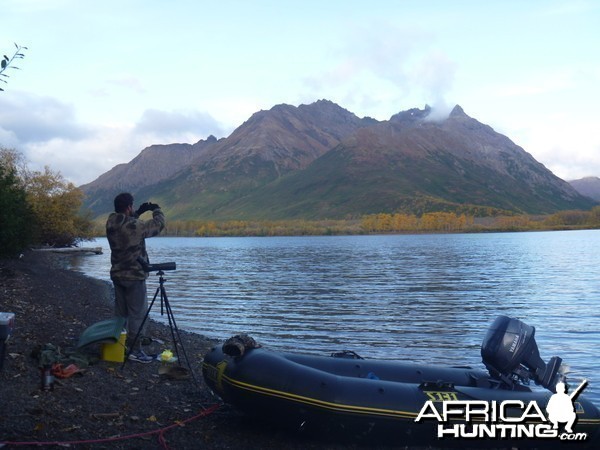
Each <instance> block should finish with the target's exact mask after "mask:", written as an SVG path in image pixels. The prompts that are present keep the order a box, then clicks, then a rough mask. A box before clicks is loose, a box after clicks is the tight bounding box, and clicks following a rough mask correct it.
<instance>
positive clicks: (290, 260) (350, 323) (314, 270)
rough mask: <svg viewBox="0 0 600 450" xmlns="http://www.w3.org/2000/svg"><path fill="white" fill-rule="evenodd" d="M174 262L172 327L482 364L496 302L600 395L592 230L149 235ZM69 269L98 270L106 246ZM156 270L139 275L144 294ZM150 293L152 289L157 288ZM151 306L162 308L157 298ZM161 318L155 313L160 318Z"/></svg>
mask: <svg viewBox="0 0 600 450" xmlns="http://www.w3.org/2000/svg"><path fill="white" fill-rule="evenodd" d="M146 244H147V247H148V252H149V254H150V258H151V261H152V262H153V263H160V262H170V261H174V262H176V263H177V270H175V271H169V272H165V279H166V281H165V284H164V286H165V289H166V292H167V295H168V299H169V302H170V304H171V307H172V309H173V312H174V316H175V319H176V321H177V325H178V326H179V328H180V329H185V330H190V331H194V332H197V333H200V334H203V335H206V336H209V337H213V338H218V339H226V338H228V337H230V336H232V335H234V334H238V333H241V332H245V333H248V334H250V335H251V336H253V337H254V338H255V339H256V340H258V341H259V342H260V343H262V344H263V345H265V346H268V347H269V348H273V349H277V350H286V351H297V352H303V353H313V354H329V353H331V352H333V351H339V350H346V349H348V350H354V351H355V352H357V353H358V354H360V355H361V356H363V357H367V358H380V359H394V360H407V361H415V362H423V363H435V364H444V365H456V364H461V365H462V364H470V365H473V366H475V367H481V368H482V369H483V365H482V363H481V356H480V345H481V341H482V339H483V337H484V335H485V333H486V330H487V328H488V327H489V325H490V324H491V323H492V322H493V320H494V318H495V317H496V316H498V315H500V314H503V315H508V316H511V317H516V318H518V319H520V320H522V321H524V322H525V323H527V324H529V325H532V326H534V327H535V328H536V341H537V343H538V345H539V348H540V353H541V356H542V358H543V359H544V360H545V361H547V360H548V359H549V358H550V357H551V356H560V357H562V358H563V363H567V364H568V365H569V366H570V368H571V373H570V376H569V379H570V380H571V381H572V382H575V381H576V382H577V384H578V383H579V381H580V380H581V379H582V378H587V379H588V380H589V386H588V387H587V388H586V390H585V394H586V396H587V397H589V398H592V399H593V400H594V401H595V402H596V403H597V404H600V375H599V374H598V373H597V369H598V367H599V363H600V355H599V352H598V349H599V344H600V311H599V308H598V305H599V299H600V275H599V273H598V270H599V264H598V263H599V262H600V231H595V230H590V231H561V232H539V233H538V232H531V233H489V234H439V235H393V236H388V235H386V236H322V237H321V236H319V237H244V238H153V239H149V240H147V242H146ZM88 245H91V246H102V247H103V249H104V254H103V255H87V256H83V255H81V256H74V257H72V258H71V263H72V269H74V270H77V271H80V272H83V273H85V274H87V275H90V276H93V277H96V278H100V279H104V280H109V269H110V249H109V246H108V243H107V241H106V239H104V238H102V239H97V240H96V241H95V242H93V243H91V244H88V243H86V244H85V246H88ZM157 287H158V277H157V276H156V274H155V273H154V274H151V276H150V278H149V281H148V290H149V300H151V299H152V297H153V295H154V293H155V291H156V289H157ZM159 298H160V297H159ZM151 315H152V317H153V318H155V319H157V320H159V321H160V320H163V317H162V316H161V315H160V301H159V300H157V302H156V303H155V305H154V307H153V308H152V311H151ZM164 319H165V321H166V316H164Z"/></svg>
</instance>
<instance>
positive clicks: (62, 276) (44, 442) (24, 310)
mask: <svg viewBox="0 0 600 450" xmlns="http://www.w3.org/2000/svg"><path fill="white" fill-rule="evenodd" d="M63 258H69V256H68V255H57V254H53V253H48V252H35V251H28V252H26V253H24V254H23V255H22V256H21V257H20V258H16V259H2V260H0V312H10V313H14V314H15V327H14V330H13V332H12V335H11V336H10V338H9V339H8V342H7V343H6V346H5V356H4V359H3V367H2V369H1V370H0V447H3V446H5V448H17V447H18V448H34V447H35V448H39V447H40V446H43V447H52V446H61V447H76V448H90V449H91V448H93V449H100V448H107V449H108V448H110V449H146V448H172V449H197V448H215V449H221V448H223V449H225V448H228V449H242V448H243V449H246V448H247V449H254V448H261V449H270V448H272V449H276V448H277V449H281V448H286V449H307V448H308V449H310V448H313V449H336V448H339V449H341V448H353V445H348V443H345V444H341V443H339V444H338V443H330V442H327V440H326V437H323V439H320V438H315V437H308V436H304V435H302V434H296V433H293V432H289V431H285V430H280V429H275V428H273V427H271V426H270V425H269V424H265V423H262V422H261V421H260V420H258V419H259V418H252V417H248V416H246V415H241V414H239V413H238V412H237V411H235V410H234V409H233V408H231V407H229V406H227V405H224V404H222V403H221V402H220V400H219V399H218V398H217V397H215V396H214V395H213V394H212V393H211V392H210V390H209V389H208V388H207V387H206V386H205V385H204V382H203V380H202V374H201V370H200V367H201V362H202V357H203V355H204V354H205V353H206V351H207V350H208V349H209V348H211V347H212V346H214V345H216V344H218V342H215V341H212V340H209V339H206V338H204V337H203V336H200V335H198V334H194V333H188V332H185V331H183V330H180V334H181V340H182V343H183V346H184V348H185V350H186V354H187V355H188V359H189V361H190V367H189V368H190V369H191V373H192V375H193V376H191V377H190V376H189V374H190V373H189V372H190V371H189V370H188V377H187V378H186V377H183V379H179V378H173V377H169V376H168V374H167V375H165V374H162V373H159V372H161V363H160V362H158V361H156V362H152V363H150V364H140V363H138V362H134V361H128V362H127V363H126V364H125V365H124V367H122V364H121V363H115V362H108V361H103V360H102V359H100V358H99V357H100V354H101V350H100V344H92V345H90V346H88V347H86V348H85V351H83V352H81V351H80V352H76V353H73V351H74V348H75V346H76V344H77V342H78V340H79V337H80V335H81V333H82V332H83V331H84V330H86V329H87V328H88V327H89V326H90V325H93V324H94V323H97V322H99V321H101V320H104V319H108V318H111V317H112V301H113V300H112V286H111V285H110V284H109V283H106V282H104V281H100V280H96V279H92V278H89V277H86V276H84V275H82V274H79V273H76V272H73V271H69V270H66V269H64V268H62V267H64V266H65V265H64V259H63ZM149 334H150V335H151V336H152V337H153V338H157V339H160V340H162V341H164V343H163V344H160V343H156V342H155V343H153V344H152V345H151V348H153V350H154V351H155V352H156V353H160V352H161V351H162V350H164V349H165V348H172V347H170V344H171V343H172V339H171V333H170V329H169V327H168V326H164V325H162V324H159V323H156V322H151V323H150V326H149ZM49 348H50V349H54V350H55V351H56V352H59V354H60V355H61V356H62V357H64V360H63V361H64V363H65V364H64V365H63V368H66V367H68V365H69V363H70V362H71V361H70V360H69V358H80V359H74V360H75V361H77V362H78V363H79V364H75V366H76V367H77V368H78V369H81V372H78V373H74V374H72V375H70V376H68V377H66V378H55V382H54V384H53V386H52V387H53V388H52V389H51V390H44V389H43V388H42V384H43V383H42V376H41V370H40V368H39V364H40V359H39V356H40V354H41V352H42V351H48V349H49ZM88 364H89V365H88ZM186 366H187V365H186V364H184V367H186ZM194 378H195V379H196V381H195V380H194Z"/></svg>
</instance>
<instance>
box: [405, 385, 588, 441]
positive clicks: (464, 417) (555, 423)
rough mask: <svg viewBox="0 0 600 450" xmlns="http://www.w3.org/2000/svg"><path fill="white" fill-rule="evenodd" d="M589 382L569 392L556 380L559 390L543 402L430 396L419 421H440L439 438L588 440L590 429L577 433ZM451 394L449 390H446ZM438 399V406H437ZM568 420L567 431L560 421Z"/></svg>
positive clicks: (417, 419) (565, 422)
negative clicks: (580, 399) (578, 402)
mask: <svg viewBox="0 0 600 450" xmlns="http://www.w3.org/2000/svg"><path fill="white" fill-rule="evenodd" d="M586 385H587V380H583V381H582V382H581V384H580V385H579V386H578V387H577V389H575V391H574V392H573V393H572V394H570V395H568V394H567V393H566V385H565V383H563V382H558V383H556V393H554V394H552V396H551V397H550V399H549V400H548V404H547V405H546V409H545V411H544V410H543V407H544V406H543V405H538V403H537V401H535V400H531V401H529V402H525V401H523V400H503V401H496V400H491V401H487V400H458V399H457V398H456V397H454V398H452V396H449V397H448V398H449V400H443V401H441V402H439V401H438V402H436V401H434V400H428V401H426V402H425V404H424V405H423V408H422V409H421V411H420V412H419V414H418V415H417V417H416V419H415V422H420V421H426V420H434V421H437V423H438V426H437V437H438V438H439V439H452V438H454V439H456V438H460V439H490V438H491V439H531V438H535V439H557V438H558V439H560V440H561V441H584V440H586V439H587V437H588V436H587V433H585V432H582V433H574V432H573V425H574V424H575V421H576V420H577V414H576V412H575V406H574V404H573V402H574V400H575V399H576V397H577V396H578V395H579V393H580V392H581V391H582V390H583V388H584V387H585V386H586ZM446 394H447V393H446ZM436 403H437V405H438V406H437V407H436ZM561 423H564V424H565V426H564V431H563V432H561V431H559V424H561Z"/></svg>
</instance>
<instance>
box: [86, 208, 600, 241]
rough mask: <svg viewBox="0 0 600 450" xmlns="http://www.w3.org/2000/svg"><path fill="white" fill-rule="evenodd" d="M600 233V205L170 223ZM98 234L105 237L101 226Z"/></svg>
mask: <svg viewBox="0 0 600 450" xmlns="http://www.w3.org/2000/svg"><path fill="white" fill-rule="evenodd" d="M589 228H600V206H599V207H595V208H593V209H592V210H591V211H561V212H557V213H555V214H550V215H541V216H531V215H504V216H494V217H475V216H471V215H467V214H457V213H452V212H430V213H425V214H422V215H420V216H417V215H413V214H402V213H396V214H370V215H366V216H363V217H362V218H360V219H346V220H301V219H294V220H228V221H211V220H169V219H168V217H167V229H166V230H165V232H163V235H166V236H203V237H219V236H307V235H315V236H316V235H355V234H376V233H476V232H493V231H533V230H570V229H589ZM98 232H99V233H98V234H104V231H103V229H101V228H100V227H99V229H98Z"/></svg>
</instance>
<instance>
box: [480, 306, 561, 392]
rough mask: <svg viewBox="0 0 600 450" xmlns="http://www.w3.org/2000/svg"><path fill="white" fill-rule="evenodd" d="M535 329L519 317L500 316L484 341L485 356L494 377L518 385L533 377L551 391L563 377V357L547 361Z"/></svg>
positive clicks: (485, 361) (511, 385)
mask: <svg viewBox="0 0 600 450" xmlns="http://www.w3.org/2000/svg"><path fill="white" fill-rule="evenodd" d="M534 336H535V328H534V327H532V326H529V325H527V324H525V323H523V322H521V321H520V320H518V319H513V318H510V317H507V316H498V317H497V318H496V320H494V323H492V325H491V326H490V328H489V329H488V332H487V334H486V335H485V337H484V338H483V342H482V344H481V358H482V360H483V363H484V364H485V366H486V368H487V369H488V371H489V373H490V376H491V377H493V378H496V379H499V380H501V381H503V382H504V383H506V384H507V385H508V386H509V387H510V388H514V387H515V381H522V382H527V381H529V380H530V379H533V380H534V381H535V383H536V384H540V385H542V386H544V387H545V388H547V389H550V390H551V391H554V389H555V386H556V383H557V382H558V381H560V380H559V375H558V369H559V368H560V364H561V362H562V359H561V358H559V357H557V356H553V357H552V358H550V360H549V361H548V364H546V363H544V361H543V360H542V358H541V357H540V353H539V350H538V346H537V343H536V342H535V337H534Z"/></svg>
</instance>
